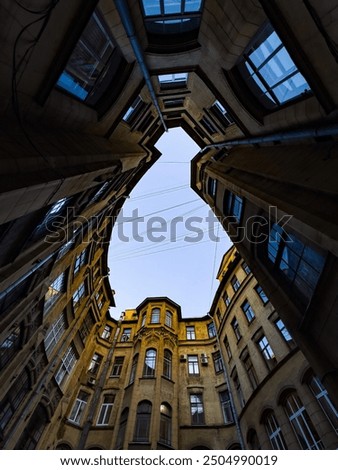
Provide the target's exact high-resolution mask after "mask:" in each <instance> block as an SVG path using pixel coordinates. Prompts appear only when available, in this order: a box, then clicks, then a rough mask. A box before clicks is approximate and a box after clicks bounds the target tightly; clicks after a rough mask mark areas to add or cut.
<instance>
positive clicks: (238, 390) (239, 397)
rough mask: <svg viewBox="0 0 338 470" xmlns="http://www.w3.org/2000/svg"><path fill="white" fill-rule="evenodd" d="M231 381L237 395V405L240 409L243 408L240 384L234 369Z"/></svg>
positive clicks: (243, 401)
mask: <svg viewBox="0 0 338 470" xmlns="http://www.w3.org/2000/svg"><path fill="white" fill-rule="evenodd" d="M232 381H233V383H234V387H235V390H236V394H237V398H238V401H239V404H240V406H241V407H243V406H244V405H245V399H244V395H243V391H242V387H241V383H240V381H239V378H238V374H237V370H236V369H234V370H233V372H232Z"/></svg>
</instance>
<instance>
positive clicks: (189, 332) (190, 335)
mask: <svg viewBox="0 0 338 470" xmlns="http://www.w3.org/2000/svg"><path fill="white" fill-rule="evenodd" d="M186 337H187V339H188V340H193V339H196V335H195V327H194V326H187V327H186Z"/></svg>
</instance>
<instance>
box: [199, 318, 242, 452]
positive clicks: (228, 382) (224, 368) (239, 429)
mask: <svg viewBox="0 0 338 470" xmlns="http://www.w3.org/2000/svg"><path fill="white" fill-rule="evenodd" d="M207 316H208V317H210V318H211V320H212V321H213V322H214V319H213V317H212V316H211V315H210V313H209V312H208V313H207ZM215 332H216V339H217V345H218V350H219V353H220V355H221V359H222V364H223V372H224V379H225V383H226V386H227V389H228V393H229V400H230V406H231V412H232V416H233V418H234V423H235V426H236V431H237V437H238V440H239V444H240V446H241V449H242V450H245V443H244V439H243V434H242V429H241V425H240V423H239V419H238V414H237V410H236V408H235V403H234V397H233V394H232V390H231V386H230V379H229V375H228V371H227V368H226V366H225V361H224V357H223V352H222V348H221V343H220V340H219V336H218V331H217V329H216V328H215Z"/></svg>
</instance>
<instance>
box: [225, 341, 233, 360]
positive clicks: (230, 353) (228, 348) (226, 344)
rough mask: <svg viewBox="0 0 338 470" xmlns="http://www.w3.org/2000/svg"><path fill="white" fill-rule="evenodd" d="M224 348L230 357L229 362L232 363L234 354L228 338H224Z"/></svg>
mask: <svg viewBox="0 0 338 470" xmlns="http://www.w3.org/2000/svg"><path fill="white" fill-rule="evenodd" d="M224 346H225V350H226V352H227V355H228V360H229V361H230V359H231V358H232V352H231V349H230V344H229V340H228V337H227V336H225V338H224Z"/></svg>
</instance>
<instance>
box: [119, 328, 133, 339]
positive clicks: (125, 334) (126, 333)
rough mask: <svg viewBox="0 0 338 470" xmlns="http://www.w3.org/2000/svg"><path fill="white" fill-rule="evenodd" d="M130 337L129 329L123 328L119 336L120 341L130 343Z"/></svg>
mask: <svg viewBox="0 0 338 470" xmlns="http://www.w3.org/2000/svg"><path fill="white" fill-rule="evenodd" d="M130 337H131V328H123V331H122V335H121V341H122V342H125V341H130Z"/></svg>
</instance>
